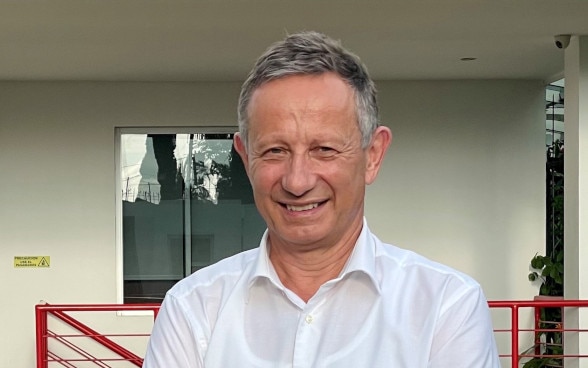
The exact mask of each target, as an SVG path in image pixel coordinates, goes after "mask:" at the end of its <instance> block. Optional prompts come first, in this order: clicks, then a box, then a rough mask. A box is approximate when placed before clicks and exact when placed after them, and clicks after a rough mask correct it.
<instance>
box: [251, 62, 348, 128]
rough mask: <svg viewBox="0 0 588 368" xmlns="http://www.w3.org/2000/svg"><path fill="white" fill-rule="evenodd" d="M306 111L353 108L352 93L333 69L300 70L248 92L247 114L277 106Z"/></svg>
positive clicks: (274, 110)
mask: <svg viewBox="0 0 588 368" xmlns="http://www.w3.org/2000/svg"><path fill="white" fill-rule="evenodd" d="M295 109H296V110H305V111H307V112H313V111H314V112H329V111H333V112H335V111H346V112H349V110H352V111H353V112H355V93H354V91H353V89H352V88H351V86H349V84H347V82H345V81H344V80H343V79H342V78H341V77H339V76H338V75H337V74H335V73H322V74H301V75H291V76H286V77H282V78H279V79H274V80H271V81H269V82H266V83H264V84H262V85H260V86H259V87H257V88H256V89H255V90H254V91H253V93H252V94H251V99H250V101H249V105H248V109H247V110H248V115H249V117H250V118H255V116H256V115H259V114H261V113H266V112H270V111H273V112H276V111H278V110H282V111H289V110H295Z"/></svg>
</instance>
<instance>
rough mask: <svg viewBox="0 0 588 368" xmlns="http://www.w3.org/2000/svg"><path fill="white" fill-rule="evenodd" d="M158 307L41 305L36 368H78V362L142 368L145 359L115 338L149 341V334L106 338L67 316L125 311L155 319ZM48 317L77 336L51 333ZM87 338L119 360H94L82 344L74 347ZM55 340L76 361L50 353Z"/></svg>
mask: <svg viewBox="0 0 588 368" xmlns="http://www.w3.org/2000/svg"><path fill="white" fill-rule="evenodd" d="M159 307H160V305H159V304H124V305H123V304H68V305H57V304H53V305H51V304H39V305H37V306H35V319H36V345H37V368H48V367H49V364H50V363H55V364H59V365H61V366H63V367H68V368H75V367H76V365H74V363H76V362H91V363H93V364H94V365H95V366H98V367H102V368H108V367H110V366H109V365H108V364H107V363H106V362H110V361H117V362H121V361H123V362H128V363H129V364H130V365H133V366H136V367H141V365H142V364H143V358H142V357H140V356H138V355H136V354H135V353H133V352H131V351H130V350H128V349H127V348H125V347H123V346H121V345H120V344H119V343H117V342H115V341H114V340H113V338H115V337H116V338H121V337H129V338H137V337H148V336H149V333H135V334H133V333H122V334H103V333H100V332H98V331H95V330H94V329H92V328H90V327H89V326H87V325H86V324H84V323H82V322H80V321H79V320H77V319H76V318H73V317H72V316H70V315H69V314H68V313H66V312H108V311H110V312H113V311H114V312H125V311H147V312H152V313H153V319H154V320H155V317H157V312H158V311H159ZM49 316H51V317H53V318H52V319H53V320H58V321H61V322H62V323H63V324H64V325H65V326H67V327H68V328H69V329H70V330H75V331H77V332H75V333H68V334H64V333H56V332H54V331H52V330H51V329H49V327H48V321H49ZM79 338H86V339H89V340H92V341H94V342H95V343H97V344H98V345H99V346H101V347H102V348H103V349H106V350H107V351H108V352H110V353H113V354H115V355H116V358H112V357H110V358H104V357H98V356H95V354H92V353H90V352H89V351H88V350H89V349H87V348H83V347H81V346H80V345H81V344H79V343H74V341H75V340H76V339H79ZM50 340H53V341H55V342H56V344H57V345H58V346H59V348H60V350H61V351H67V352H69V353H73V357H68V358H64V357H62V356H61V355H59V354H58V353H56V352H55V351H50V350H49V341H50Z"/></svg>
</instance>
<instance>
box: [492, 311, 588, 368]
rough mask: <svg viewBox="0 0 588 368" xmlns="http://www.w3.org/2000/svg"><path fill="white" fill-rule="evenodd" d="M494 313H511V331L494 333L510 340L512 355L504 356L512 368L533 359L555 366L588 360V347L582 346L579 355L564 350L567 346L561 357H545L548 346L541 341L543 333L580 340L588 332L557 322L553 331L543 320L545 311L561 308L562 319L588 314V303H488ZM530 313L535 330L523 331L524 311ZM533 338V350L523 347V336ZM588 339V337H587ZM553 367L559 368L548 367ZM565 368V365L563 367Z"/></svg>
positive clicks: (550, 355) (509, 328) (509, 329)
mask: <svg viewBox="0 0 588 368" xmlns="http://www.w3.org/2000/svg"><path fill="white" fill-rule="evenodd" d="M488 304H489V306H490V308H491V310H501V309H502V310H507V311H510V326H509V327H508V328H496V327H495V328H494V333H495V335H496V336H497V338H498V337H499V336H500V335H501V334H505V333H506V334H508V335H509V336H510V352H508V353H502V352H501V354H500V356H501V357H502V358H508V359H510V365H509V367H512V368H517V367H519V364H522V363H524V362H525V361H528V360H529V359H553V360H554V361H555V362H563V361H564V360H565V359H581V358H588V346H579V347H578V351H575V352H571V351H569V350H570V349H566V350H564V349H563V348H564V345H563V344H562V345H561V346H560V349H559V350H561V351H562V353H561V354H559V353H558V354H549V353H547V354H546V353H545V346H547V345H548V343H546V342H543V341H541V339H540V337H541V335H542V334H543V333H551V334H553V333H556V334H561V336H562V337H566V335H567V336H569V337H572V336H574V335H575V337H578V334H580V333H583V332H588V329H583V328H578V327H570V326H566V325H565V323H563V322H562V321H557V322H555V323H554V324H553V327H547V326H546V322H547V323H549V322H548V321H542V320H541V317H540V316H541V310H542V309H543V308H561V311H562V313H561V315H562V317H564V316H565V314H566V312H570V311H572V310H578V309H581V308H585V309H586V313H588V300H532V301H530V300H529V301H511V300H506V301H490V302H488ZM525 310H526V311H527V312H529V313H531V314H532V321H531V324H532V326H531V327H527V328H525V327H521V311H525ZM522 334H527V335H529V334H530V335H531V338H530V339H527V341H531V344H530V345H531V346H522V347H521V335H522ZM585 338H586V339H588V334H587V335H586V337H585ZM546 366H549V367H552V366H558V365H546ZM561 366H563V365H561Z"/></svg>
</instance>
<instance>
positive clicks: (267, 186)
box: [250, 165, 281, 194]
mask: <svg viewBox="0 0 588 368" xmlns="http://www.w3.org/2000/svg"><path fill="white" fill-rule="evenodd" d="M250 173H251V175H250V178H251V185H252V186H253V187H254V189H255V191H256V192H259V194H262V193H266V192H269V191H271V188H272V187H274V186H275V185H276V184H279V182H280V179H281V171H280V170H279V168H278V167H276V165H273V166H268V165H254V166H252V167H251V168H250Z"/></svg>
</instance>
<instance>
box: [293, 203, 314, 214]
mask: <svg viewBox="0 0 588 368" xmlns="http://www.w3.org/2000/svg"><path fill="white" fill-rule="evenodd" d="M317 207H318V203H311V204H307V205H306V206H292V205H289V204H288V205H286V208H287V209H288V211H294V212H299V211H308V210H312V209H313V208H317Z"/></svg>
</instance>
